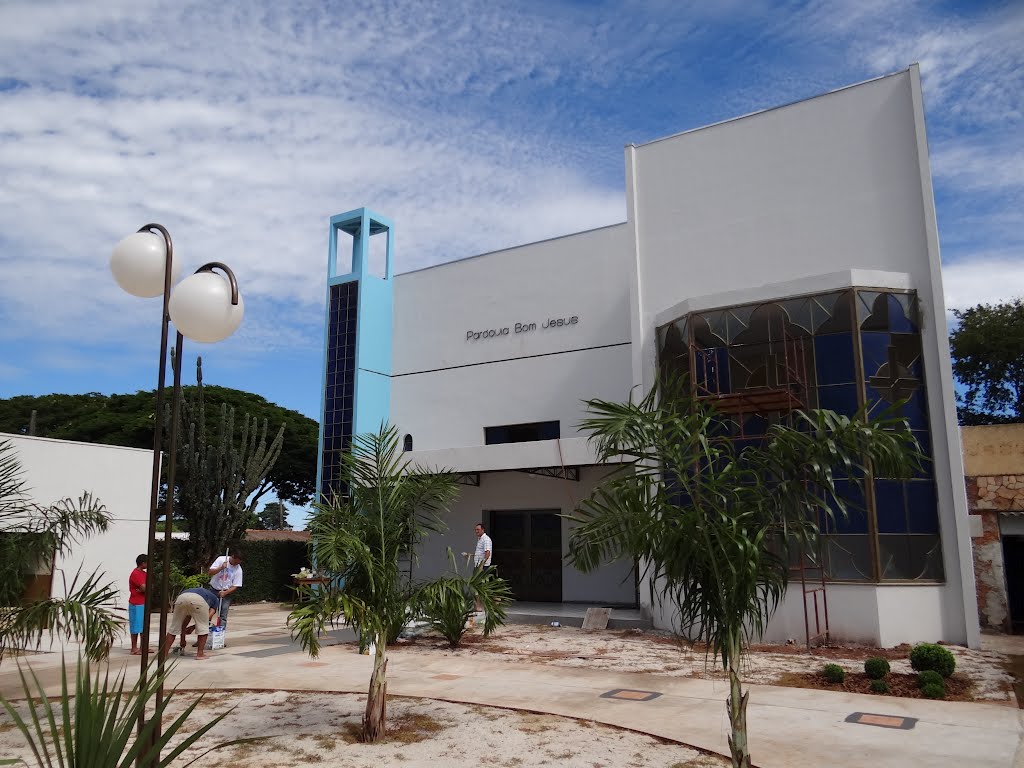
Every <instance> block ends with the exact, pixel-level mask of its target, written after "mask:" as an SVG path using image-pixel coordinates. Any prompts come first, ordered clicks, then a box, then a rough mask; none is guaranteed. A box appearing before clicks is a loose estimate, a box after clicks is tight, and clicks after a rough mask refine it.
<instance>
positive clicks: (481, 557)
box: [473, 523, 494, 613]
mask: <svg viewBox="0 0 1024 768" xmlns="http://www.w3.org/2000/svg"><path fill="white" fill-rule="evenodd" d="M475 530H476V552H474V553H473V567H474V568H475V569H477V570H480V569H482V568H487V567H489V566H490V564H491V553H492V552H493V551H494V546H493V544H491V537H490V536H488V535H487V534H486V533H485V532H484V524H483V523H477V524H476V529H475ZM475 604H476V612H477V613H480V611H481V610H482V608H481V606H480V598H476V600H475Z"/></svg>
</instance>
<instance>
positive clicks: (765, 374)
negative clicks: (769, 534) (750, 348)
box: [689, 329, 829, 649]
mask: <svg viewBox="0 0 1024 768" xmlns="http://www.w3.org/2000/svg"><path fill="white" fill-rule="evenodd" d="M761 346H763V347H764V352H765V354H764V355H763V356H760V357H758V356H757V355H756V354H755V355H754V357H753V360H755V361H756V362H755V364H754V365H751V363H750V360H749V359H748V360H747V361H746V363H742V362H740V361H739V360H737V359H736V357H735V350H736V349H737V348H736V347H729V346H724V347H715V348H704V347H700V346H698V345H697V343H696V342H695V341H694V340H693V339H692V337H691V339H690V342H689V356H690V371H691V376H690V387H691V394H692V395H693V397H694V398H695V399H696V400H702V401H706V402H709V403H711V404H712V405H713V406H714V408H715V410H716V411H717V412H718V413H720V414H722V415H724V416H728V417H729V418H730V419H732V421H733V423H734V424H735V425H736V430H735V432H734V434H733V438H734V439H747V438H756V437H763V436H764V434H765V432H766V430H767V425H768V424H769V423H771V422H772V421H773V420H776V421H779V422H786V421H789V420H790V417H791V414H792V413H793V411H795V410H797V409H802V408H806V407H807V405H808V403H807V394H808V382H809V377H808V366H807V349H806V345H805V340H804V339H803V338H800V337H795V336H793V335H791V334H789V333H787V331H786V330H785V329H783V332H782V338H781V339H779V340H777V341H775V342H772V343H767V344H764V345H761ZM737 372H738V373H746V374H747V377H746V380H745V381H742V382H740V386H733V384H734V380H735V378H736V377H735V376H734V375H733V374H734V373H737ZM753 382H756V383H753ZM752 417H758V419H760V420H761V421H762V423H763V425H764V428H763V429H761V430H759V431H754V432H748V422H751V419H752ZM758 419H754V421H753V422H752V423H753V424H754V426H755V428H756V426H757V421H758ZM820 546H821V545H820V540H819V544H818V548H819V551H818V552H815V553H811V552H807V551H805V550H804V549H801V551H800V552H799V554H798V562H797V563H796V564H792V563H791V564H790V566H789V572H790V578H791V579H795V578H796V577H797V576H798V577H799V579H800V588H801V593H802V596H803V601H802V602H803V613H804V635H805V640H806V643H807V648H808V649H810V648H811V647H812V646H813V645H820V644H827V643H828V641H829V624H828V596H827V594H826V591H825V568H824V561H823V558H822V553H821V551H820Z"/></svg>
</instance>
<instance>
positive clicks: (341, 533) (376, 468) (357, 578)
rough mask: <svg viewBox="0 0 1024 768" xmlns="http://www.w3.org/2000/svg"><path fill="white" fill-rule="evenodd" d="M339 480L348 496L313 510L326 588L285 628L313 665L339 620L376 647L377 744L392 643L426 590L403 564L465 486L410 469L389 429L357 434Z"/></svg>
mask: <svg viewBox="0 0 1024 768" xmlns="http://www.w3.org/2000/svg"><path fill="white" fill-rule="evenodd" d="M341 479H342V487H343V488H344V489H345V491H344V493H343V494H338V495H335V496H334V497H333V498H331V499H329V500H328V501H326V502H325V503H318V504H316V505H314V513H313V516H312V518H311V520H310V523H309V531H310V540H311V542H312V543H311V547H312V556H313V562H314V564H315V566H316V569H317V571H319V572H321V573H323V574H325V575H327V576H328V577H329V585H328V586H327V588H325V589H322V590H318V591H317V592H315V593H311V594H310V595H309V597H310V598H311V599H310V601H309V602H306V603H303V604H302V605H301V606H299V607H298V608H296V609H295V610H293V611H292V613H291V615H290V616H289V618H288V621H289V624H290V625H291V626H292V627H293V629H292V633H293V635H294V636H295V637H296V638H298V639H299V641H300V642H301V643H302V647H303V649H305V650H306V651H307V652H308V653H309V654H310V655H311V656H313V657H314V658H315V657H316V656H317V655H318V654H319V652H320V641H319V634H320V632H322V631H323V629H324V628H325V626H327V625H328V624H331V625H333V624H335V623H338V622H344V623H348V624H351V625H352V626H353V627H355V629H356V630H357V632H358V633H359V642H360V648H361V649H362V648H367V647H369V648H372V649H373V653H374V662H373V675H372V676H371V678H370V687H369V692H368V696H367V701H366V711H365V713H364V715H363V723H362V740H363V741H366V742H374V741H377V740H378V739H380V738H381V737H382V736H383V735H384V733H385V729H386V726H387V712H386V704H387V646H388V644H390V643H393V642H394V641H395V640H396V639H397V638H398V634H399V633H400V632H401V631H402V628H403V627H404V626H405V625H406V623H407V622H408V621H409V620H410V619H411V618H412V617H413V616H414V615H416V614H417V613H418V611H419V606H420V605H421V604H422V601H423V597H422V593H423V588H424V586H425V585H422V586H414V585H413V584H411V583H410V580H409V578H408V575H407V574H406V573H405V572H403V569H402V567H401V565H400V562H401V560H402V559H403V558H408V557H413V556H415V550H416V546H417V544H419V543H420V542H421V541H422V540H423V539H424V538H425V537H426V536H427V535H428V534H430V533H431V532H436V531H441V530H443V529H444V527H445V526H444V522H443V521H442V520H441V518H440V515H441V513H442V512H444V511H445V510H446V509H447V507H448V505H449V504H450V503H451V502H452V501H453V500H454V499H455V497H456V495H457V493H458V485H457V483H456V480H455V477H454V476H453V475H451V474H448V473H445V472H434V471H430V470H426V469H423V468H422V467H418V466H413V465H412V464H411V463H410V462H409V461H408V460H407V459H405V458H404V454H403V452H402V451H401V449H400V447H399V442H398V432H397V430H396V429H395V428H394V427H390V426H382V427H381V429H380V431H379V432H378V433H376V434H367V435H357V436H355V438H354V439H353V443H352V450H351V452H349V453H345V454H343V457H342V467H341ZM480 583H481V588H482V589H483V588H493V589H494V590H495V592H496V593H497V591H498V590H499V589H500V586H501V585H503V584H504V582H502V581H501V580H500V579H481V580H480ZM483 597H484V598H485V599H487V600H488V601H490V599H491V596H490V595H484V596H483ZM487 604H491V603H490V602H488V603H487Z"/></svg>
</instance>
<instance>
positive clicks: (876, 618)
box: [318, 65, 979, 646]
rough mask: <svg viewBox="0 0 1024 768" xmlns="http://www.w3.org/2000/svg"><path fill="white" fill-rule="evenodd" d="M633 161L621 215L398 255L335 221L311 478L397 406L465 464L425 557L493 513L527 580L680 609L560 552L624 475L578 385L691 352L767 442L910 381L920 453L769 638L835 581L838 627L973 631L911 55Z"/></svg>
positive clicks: (325, 488) (631, 376)
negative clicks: (767, 429)
mask: <svg viewBox="0 0 1024 768" xmlns="http://www.w3.org/2000/svg"><path fill="white" fill-rule="evenodd" d="M625 177H626V196H627V218H626V221H625V222H623V223H621V224H615V225H612V226H608V227H603V228H600V229H595V230H590V231H586V232H578V233H573V234H567V235H566V236H564V237H558V238H554V239H551V240H545V241H543V242H538V243H531V244H527V245H522V246H518V247H515V248H509V249H507V250H502V251H498V252H494V253H487V254H482V255H479V256H474V257H471V258H465V259H461V260H459V261H453V262H450V263H446V264H441V265H438V266H435V267H430V268H427V269H421V270H417V271H414V272H408V273H404V274H398V275H396V274H394V273H393V271H392V268H393V258H392V257H393V253H392V236H393V234H394V233H395V231H396V226H400V222H399V223H398V224H397V225H396V223H393V222H391V221H390V220H389V219H387V218H385V217H383V216H380V215H378V214H376V213H374V212H372V211H369V210H367V209H358V210H356V211H352V212H349V213H345V214H341V215H339V216H335V217H332V219H331V222H330V240H329V258H328V262H329V264H328V289H327V290H328V308H327V312H326V318H325V324H326V327H325V347H324V382H323V384H324V387H323V411H322V416H321V435H320V466H319V477H318V487H319V488H320V490H321V492H322V493H326V492H329V491H330V490H331V489H332V488H336V487H337V475H338V457H339V456H340V453H341V452H342V451H344V450H345V449H346V448H347V447H348V445H349V444H350V441H351V438H352V435H353V434H359V433H363V432H370V431H376V430H377V429H378V428H379V425H380V424H381V422H382V421H388V422H390V423H392V424H394V425H396V426H397V428H398V429H399V430H400V434H401V435H402V437H403V440H404V447H405V449H406V450H407V451H408V452H409V456H410V457H411V458H412V459H413V460H414V461H416V462H419V463H421V464H424V465H427V466H431V467H443V468H447V469H449V470H452V471H454V472H457V473H459V475H460V479H461V482H462V484H463V485H462V489H461V494H460V496H459V498H458V500H457V502H456V503H455V505H454V507H453V509H452V510H451V513H450V515H449V516H448V524H449V529H450V530H449V532H448V534H446V535H444V536H439V537H434V538H431V539H430V540H428V542H427V543H426V545H425V546H424V547H423V548H422V550H421V551H420V552H419V556H420V559H419V564H418V566H417V570H416V575H417V576H421V577H429V576H433V575H436V574H438V573H440V572H442V571H444V570H445V569H446V568H447V567H448V562H447V558H446V550H447V548H448V547H451V548H452V549H453V550H454V551H456V552H459V551H463V550H466V549H469V548H471V546H472V543H473V533H472V531H473V526H474V524H475V523H476V522H478V521H480V522H483V523H484V524H485V525H486V526H487V530H488V532H489V533H490V535H491V536H492V537H493V540H494V562H495V564H496V565H497V568H498V571H499V573H500V575H502V576H503V577H505V578H507V579H508V580H509V581H510V583H511V586H512V589H513V592H514V593H515V595H516V598H517V599H518V600H521V601H531V602H552V603H582V604H595V605H603V606H612V607H617V606H618V607H624V606H628V607H633V608H640V609H641V610H642V611H644V612H645V613H646V614H647V615H649V616H650V618H651V619H652V620H653V622H654V625H655V626H659V627H666V628H667V627H668V622H669V621H670V617H669V615H668V612H667V611H664V612H663V611H662V609H661V607H660V606H659V605H657V604H652V601H651V599H650V593H649V590H648V588H647V585H645V584H642V583H639V577H638V576H637V573H636V572H635V569H634V568H632V564H631V563H615V564H611V565H608V566H606V567H604V568H601V569H599V570H598V571H596V572H593V573H587V574H584V573H581V572H579V571H577V570H576V569H575V568H573V567H572V566H571V565H570V564H569V563H568V562H567V560H566V557H565V556H566V553H567V551H568V542H569V535H570V523H569V522H568V521H567V520H566V519H565V518H564V517H562V516H561V515H564V514H567V513H570V512H572V511H573V510H574V508H575V507H576V506H577V504H578V503H579V502H580V501H581V500H582V499H584V498H586V497H587V495H588V494H590V493H591V491H592V490H593V489H594V488H595V486H596V485H597V484H598V483H599V482H600V480H601V478H602V477H603V476H604V475H605V474H606V473H607V472H608V471H609V469H610V468H609V467H608V466H603V465H601V464H599V463H598V462H597V460H596V457H595V454H594V450H593V448H592V446H591V445H590V444H589V443H588V440H587V436H586V435H585V434H583V433H581V432H580V430H579V428H578V425H579V423H580V421H581V420H582V419H583V418H584V415H585V412H584V400H586V399H589V398H603V399H607V400H618V401H624V400H626V399H628V398H629V397H630V395H631V393H632V394H633V396H634V397H635V396H636V395H637V394H638V393H641V392H644V391H646V390H647V389H648V388H649V387H650V386H651V385H652V384H653V383H654V381H655V379H656V377H657V375H658V372H659V370H670V369H676V370H681V371H684V372H686V373H688V374H690V376H691V377H693V378H694V379H695V380H696V381H698V383H699V385H700V386H701V388H702V392H703V393H704V394H705V395H706V396H708V397H712V398H713V399H715V401H716V402H717V403H719V404H720V405H721V407H722V410H724V411H725V412H727V413H729V414H730V415H732V416H733V418H734V419H735V421H736V424H737V439H754V440H756V439H757V435H758V434H759V433H763V429H764V426H765V424H766V423H767V421H768V420H770V419H771V418H773V414H777V413H779V412H781V411H783V410H785V409H787V408H792V407H794V406H797V407H802V408H817V407H820V408H831V409H833V410H836V411H839V412H841V413H847V414H852V413H854V412H855V411H856V410H857V409H858V407H860V406H861V405H862V404H864V403H875V402H882V401H885V402H893V401H897V400H902V399H904V398H909V399H908V401H907V404H906V405H905V407H904V415H905V416H906V418H907V420H908V421H909V423H910V425H911V427H912V429H913V430H914V432H915V435H916V436H917V438H918V440H919V441H920V443H921V445H922V446H923V447H924V450H925V451H926V452H927V453H928V454H929V456H930V458H931V459H932V461H931V463H930V465H929V467H928V469H927V470H926V471H925V472H924V473H922V474H921V475H919V476H917V477H915V478H913V479H910V480H906V481H897V480H887V479H879V478H868V480H867V482H866V483H865V484H864V493H863V496H862V497H860V498H857V500H858V501H859V502H860V503H861V504H862V506H863V508H864V510H865V511H864V513H863V514H853V515H851V516H850V517H849V519H848V520H845V521H842V522H841V523H839V524H837V525H834V526H832V527H830V528H829V529H828V530H827V531H824V532H823V533H824V535H823V539H822V550H823V551H822V557H821V563H822V565H823V566H824V567H823V569H822V570H823V573H822V572H813V573H811V572H808V573H805V574H804V578H803V580H801V577H800V575H799V574H796V573H795V574H794V580H793V581H792V583H791V587H790V590H789V593H788V596H787V598H786V600H785V602H784V604H783V605H782V606H781V607H780V609H779V611H778V612H777V613H776V615H775V617H774V619H773V620H772V622H771V624H770V626H769V630H768V634H767V639H769V640H782V639H785V638H791V637H792V638H799V639H800V640H801V641H802V640H803V639H804V638H805V636H806V635H807V634H816V633H817V632H818V631H820V625H821V621H822V613H823V611H824V608H823V605H822V604H823V602H824V601H825V600H826V599H827V612H828V621H829V630H830V633H831V636H832V638H833V639H840V640H848V641H864V642H869V643H873V644H879V645H883V646H891V645H894V644H898V643H902V642H916V641H936V640H944V641H948V642H952V643H961V644H968V645H971V646H977V644H978V642H979V631H978V616H977V606H976V602H975V596H974V595H975V592H974V575H973V570H972V559H971V541H970V533H969V526H968V520H967V508H966V497H965V488H964V471H963V463H962V459H961V455H960V443H959V434H958V429H957V422H956V412H955V410H956V409H955V403H954V393H953V382H952V374H951V368H950V357H949V347H948V339H947V330H946V317H945V307H944V304H943V291H942V276H941V272H940V255H939V242H938V232H937V227H936V220H935V207H934V201H933V193H932V180H931V173H930V170H929V159H928V144H927V137H926V134H925V122H924V108H923V104H922V95H921V83H920V75H919V72H918V68H917V66H916V65H915V66H912V67H910V68H909V69H907V70H905V71H902V72H898V73H896V74H893V75H889V76H886V77H882V78H878V79H875V80H871V81H868V82H865V83H861V84H859V85H854V86H850V87H848V88H843V89H840V90H838V91H834V92H831V93H827V94H824V95H821V96H817V97H815V98H811V99H807V100H804V101H800V102H796V103H793V104H788V105H785V106H781V107H778V108H775V109H769V110H766V111H763V112H758V113H755V114H751V115H747V116H744V117H738V118H736V119H733V120H727V121H725V122H722V123H718V124H715V125H711V126H707V127H703V128H697V129H694V130H689V131H686V132H683V133H680V134H677V135H674V136H669V137H666V138H663V139H659V140H657V141H652V142H650V143H647V144H642V145H629V146H627V147H626V150H625ZM375 237H376V238H382V239H383V240H384V241H386V249H385V250H386V254H387V259H386V267H385V268H384V270H383V273H382V274H373V270H372V269H371V268H370V259H369V253H370V240H371V238H375ZM380 242H381V241H380V240H377V241H375V243H380ZM350 247H351V250H349V248H350ZM350 253H351V259H350V258H349V254H350ZM850 494H851V498H853V497H854V496H856V494H857V491H856V490H855V489H854V488H850ZM812 577H813V578H812ZM815 601H817V606H818V622H817V624H816V623H815V618H814V610H815ZM805 606H806V608H807V612H806V614H805ZM805 616H806V617H807V623H806V624H805Z"/></svg>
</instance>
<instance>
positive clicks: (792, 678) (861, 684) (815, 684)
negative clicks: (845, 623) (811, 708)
mask: <svg viewBox="0 0 1024 768" xmlns="http://www.w3.org/2000/svg"><path fill="white" fill-rule="evenodd" d="M885 682H886V683H888V684H889V693H876V692H875V691H873V690H871V678H869V677H868V676H867V675H865V674H863V673H859V674H849V673H848V674H847V675H846V679H845V680H843V682H841V683H830V682H829V681H828V680H826V679H825V677H824V676H823V675H822V674H821V673H820V672H810V673H808V672H787V673H785V674H782V675H780V676H779V678H778V680H776V681H775V684H776V685H784V686H787V687H790V688H817V689H818V690H822V691H843V692H845V693H867V694H870V695H872V696H901V697H903V698H907V699H923V698H925V696H924V695H923V694H922V693H921V689H920V688H918V687H917V675H916V674H907V673H905V672H896V673H893V672H890V673H889V674H888V675H886V676H885ZM973 688H974V684H973V683H972V682H971V681H970V680H968V679H967V678H966V677H964V676H963V675H960V674H954V675H952V676H951V677H947V678H946V696H945V700H946V701H974V700H975V698H974V696H973V695H972V693H973Z"/></svg>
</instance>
